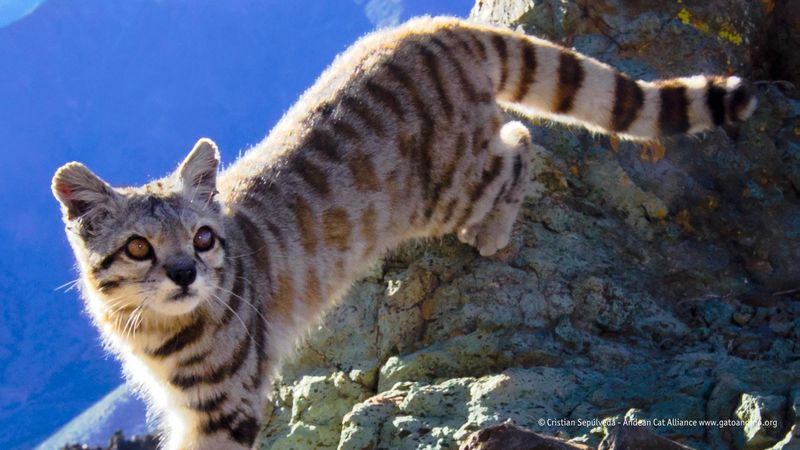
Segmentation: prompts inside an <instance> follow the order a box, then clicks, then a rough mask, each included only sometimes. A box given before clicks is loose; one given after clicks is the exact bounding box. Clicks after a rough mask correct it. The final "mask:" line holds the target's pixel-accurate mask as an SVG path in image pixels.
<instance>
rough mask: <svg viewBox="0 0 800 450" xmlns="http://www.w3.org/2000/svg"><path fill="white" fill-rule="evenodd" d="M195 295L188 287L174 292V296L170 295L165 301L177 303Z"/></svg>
mask: <svg viewBox="0 0 800 450" xmlns="http://www.w3.org/2000/svg"><path fill="white" fill-rule="evenodd" d="M195 294H196V292H195V290H194V289H189V288H188V287H183V288H180V290H179V291H178V292H176V293H175V294H172V295H170V296H169V297H168V298H167V300H169V301H171V302H177V301H181V300H184V299H187V298H189V297H194V296H195Z"/></svg>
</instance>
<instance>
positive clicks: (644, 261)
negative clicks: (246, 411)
mask: <svg viewBox="0 0 800 450" xmlns="http://www.w3.org/2000/svg"><path fill="white" fill-rule="evenodd" d="M792 8H794V6H792V2H790V1H778V0H776V1H769V2H750V1H746V0H728V1H722V0H719V1H717V0H715V1H705V2H695V1H688V0H684V1H678V2H666V3H665V2H657V1H655V0H637V1H620V0H600V1H592V2H584V1H573V0H568V1H561V0H526V1H512V0H481V1H478V2H477V3H476V5H475V7H474V9H473V12H472V16H473V18H474V19H476V20H484V21H487V20H488V21H491V22H493V23H498V24H502V25H505V26H508V27H510V28H512V29H517V30H522V31H525V32H528V33H531V34H535V35H538V36H541V37H544V38H548V39H551V40H554V41H556V42H559V43H561V44H563V45H566V46H574V47H576V48H577V49H578V50H580V51H582V52H584V53H587V54H590V55H592V56H594V57H596V58H598V59H600V60H603V61H605V62H607V63H609V64H612V65H614V66H616V67H619V68H621V69H623V70H625V71H626V72H629V73H631V74H632V75H634V76H636V77H639V78H644V79H656V78H659V77H668V76H679V75H688V74H693V73H697V72H705V73H720V74H727V73H737V74H739V75H741V76H743V77H745V78H749V79H752V80H772V79H775V78H776V77H778V78H779V79H789V76H790V75H791V74H792V73H791V71H789V70H787V69H786V67H795V65H796V64H797V61H798V60H797V54H796V53H797V52H791V51H787V50H786V49H787V46H786V41H784V42H780V43H774V42H770V41H768V40H767V39H766V38H765V37H768V36H774V35H782V36H784V35H788V36H790V37H788V38H786V39H788V41H790V42H793V41H792V39H794V40H795V41H796V40H797V35H796V33H795V34H793V33H794V30H795V28H796V24H795V23H792V21H787V20H786V17H785V15H781V14H785V13H786V11H790V10H792ZM795 9H796V8H795ZM781 27H782V28H781ZM793 73H794V74H795V75H796V74H797V71H794V72H793ZM789 81H795V82H797V81H800V80H791V79H789ZM757 91H758V97H759V102H760V107H759V109H758V111H757V112H756V114H755V116H754V117H753V118H752V119H751V120H750V121H749V122H747V123H746V124H744V125H743V126H742V127H741V129H740V130H739V133H738V136H733V137H731V136H729V135H727V134H726V133H725V132H724V131H722V130H715V131H711V132H707V133H705V134H703V135H701V136H696V137H678V138H673V139H669V140H665V141H664V142H662V143H660V144H658V145H655V144H653V145H645V144H633V143H626V142H619V141H618V140H616V139H614V138H606V137H600V136H594V135H592V134H590V133H588V132H585V131H582V130H578V129H575V128H567V127H563V126H555V125H552V124H547V123H543V122H541V121H534V122H530V127H531V130H532V133H533V136H534V140H535V142H536V143H537V144H538V146H537V147H536V152H535V164H534V165H533V167H532V169H531V173H530V177H531V179H532V180H533V188H532V189H531V192H530V195H529V196H528V198H527V200H526V201H525V204H524V208H523V210H522V212H521V214H520V218H519V219H518V221H517V223H516V225H515V229H514V236H513V238H512V242H511V244H510V245H509V247H508V248H506V249H504V250H503V251H501V252H500V253H499V254H498V255H497V256H495V257H492V258H481V257H480V256H478V255H477V253H476V252H475V251H474V250H472V249H471V248H469V247H467V246H464V245H461V244H459V243H458V242H457V240H456V239H454V238H453V237H452V236H450V237H445V238H443V239H438V240H428V241H425V242H412V243H409V244H407V245H405V246H403V247H402V248H400V249H398V250H396V251H394V252H392V253H391V254H389V255H387V256H386V257H385V258H384V259H383V260H382V261H381V263H380V264H378V265H376V266H375V267H374V268H373V269H372V270H371V271H370V273H369V274H367V276H366V277H365V278H364V279H363V280H362V281H360V282H359V283H357V284H356V285H355V286H354V288H353V290H352V291H351V292H350V294H349V295H348V296H347V297H346V298H345V299H344V300H343V301H342V302H340V304H339V305H337V306H336V307H335V308H334V309H333V310H332V311H330V312H329V313H328V314H327V315H326V316H325V317H324V318H323V320H322V322H321V324H320V325H319V326H318V327H316V328H315V329H313V330H310V331H309V334H308V338H307V339H306V340H305V341H304V342H303V343H302V344H300V346H299V349H298V352H297V354H296V355H294V356H293V357H292V358H290V359H289V360H288V361H286V362H285V364H284V367H283V369H282V371H281V373H280V375H279V377H278V378H277V379H276V380H275V384H274V390H273V395H272V402H271V405H270V408H269V411H268V414H267V416H268V421H267V423H266V425H265V428H264V430H263V431H262V435H261V441H260V442H261V448H263V449H288V448H296V449H305V448H318V449H326V448H328V449H336V448H338V449H343V450H344V449H359V450H360V449H376V450H377V449H406V448H408V449H411V448H414V449H416V448H427V449H456V448H458V447H459V445H461V444H463V443H464V442H466V440H467V439H468V437H469V436H470V434H471V433H473V432H476V431H478V430H480V429H483V428H486V427H489V426H492V425H498V424H502V423H505V422H506V421H508V420H511V421H512V422H513V423H514V424H516V425H518V426H520V427H524V428H527V429H530V430H532V432H536V433H541V434H544V435H551V436H558V437H559V438H561V439H564V440H568V439H573V440H574V442H580V443H582V444H584V445H588V446H592V447H596V446H597V445H599V444H600V441H601V440H603V439H604V438H606V437H608V435H610V434H611V433H612V431H613V428H606V427H603V426H600V427H597V426H593V425H592V424H589V425H587V423H588V422H581V423H583V425H579V424H578V421H579V420H584V421H589V420H593V419H596V420H603V419H610V418H618V419H620V420H622V419H623V418H625V417H630V418H636V419H637V420H641V421H643V423H653V424H655V423H660V422H657V421H658V420H661V419H663V420H666V419H670V418H673V419H681V420H686V421H689V420H695V421H701V420H715V421H722V420H728V421H733V420H737V419H741V420H742V421H743V422H745V423H751V422H752V420H750V419H752V418H754V417H757V416H758V417H762V418H767V417H769V418H771V417H774V418H775V420H776V422H775V423H777V424H778V425H776V426H775V427H774V428H765V427H764V426H755V425H754V422H753V423H752V424H751V425H745V426H738V425H730V426H691V425H668V424H666V423H665V424H662V425H653V426H652V427H651V428H650V431H649V432H652V433H654V435H658V436H661V437H665V438H669V439H671V440H672V441H674V442H678V443H681V444H685V445H687V446H689V447H692V448H697V449H727V448H748V449H750V448H754V449H755V448H770V447H771V448H774V449H779V448H780V449H789V448H798V446H799V445H800V443H799V442H800V441H798V437H797V435H798V433H800V431H798V430H800V422H798V420H800V419H798V417H800V413H799V412H798V408H800V406H798V401H800V400H799V399H800V394H798V392H800V342H799V341H800V301H798V300H800V297H798V295H800V277H798V275H800V131H798V130H800V100H798V97H799V96H800V92H798V90H796V89H794V88H792V86H791V85H789V84H786V83H780V82H778V83H775V82H765V83H761V84H758V85H757ZM753 399H755V400H753ZM758 399H761V401H759V400H758ZM548 419H552V420H551V421H550V422H548ZM557 419H562V420H560V421H559V420H557ZM540 420H544V422H540ZM648 421H649V422H648ZM731 423H733V422H731ZM770 423H772V422H770ZM619 436H622V435H619ZM619 436H618V437H619ZM656 437H657V436H656ZM620 439H621V438H620ZM648 439H650V438H648ZM652 439H655V438H652ZM607 442H610V441H607Z"/></svg>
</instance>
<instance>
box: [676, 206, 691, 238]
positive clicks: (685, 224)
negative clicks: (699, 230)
mask: <svg viewBox="0 0 800 450" xmlns="http://www.w3.org/2000/svg"><path fill="white" fill-rule="evenodd" d="M675 222H677V223H678V225H680V226H681V228H683V231H684V232H685V233H694V232H695V229H694V227H693V226H692V222H691V219H690V218H689V211H687V210H685V209H682V210H680V211H679V212H678V214H676V215H675Z"/></svg>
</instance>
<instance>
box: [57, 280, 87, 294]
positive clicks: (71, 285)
mask: <svg viewBox="0 0 800 450" xmlns="http://www.w3.org/2000/svg"><path fill="white" fill-rule="evenodd" d="M80 282H81V278H80V277H78V278H75V279H74V280H70V281H67V282H66V283H64V284H62V285H61V286H58V287H57V288H55V289H53V290H54V291H59V290H62V289H63V290H64V292H69V291H71V290H73V289H75V288H76V287H77V286H78V284H80Z"/></svg>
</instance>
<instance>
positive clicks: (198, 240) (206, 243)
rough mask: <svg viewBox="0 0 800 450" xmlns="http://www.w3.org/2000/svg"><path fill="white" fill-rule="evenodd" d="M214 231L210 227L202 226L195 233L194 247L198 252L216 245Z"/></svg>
mask: <svg viewBox="0 0 800 450" xmlns="http://www.w3.org/2000/svg"><path fill="white" fill-rule="evenodd" d="M214 240H215V239H214V232H213V231H212V230H211V228H209V227H200V229H199V230H197V233H195V235H194V249H195V250H197V251H198V252H204V251H206V250H211V247H213V246H214Z"/></svg>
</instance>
